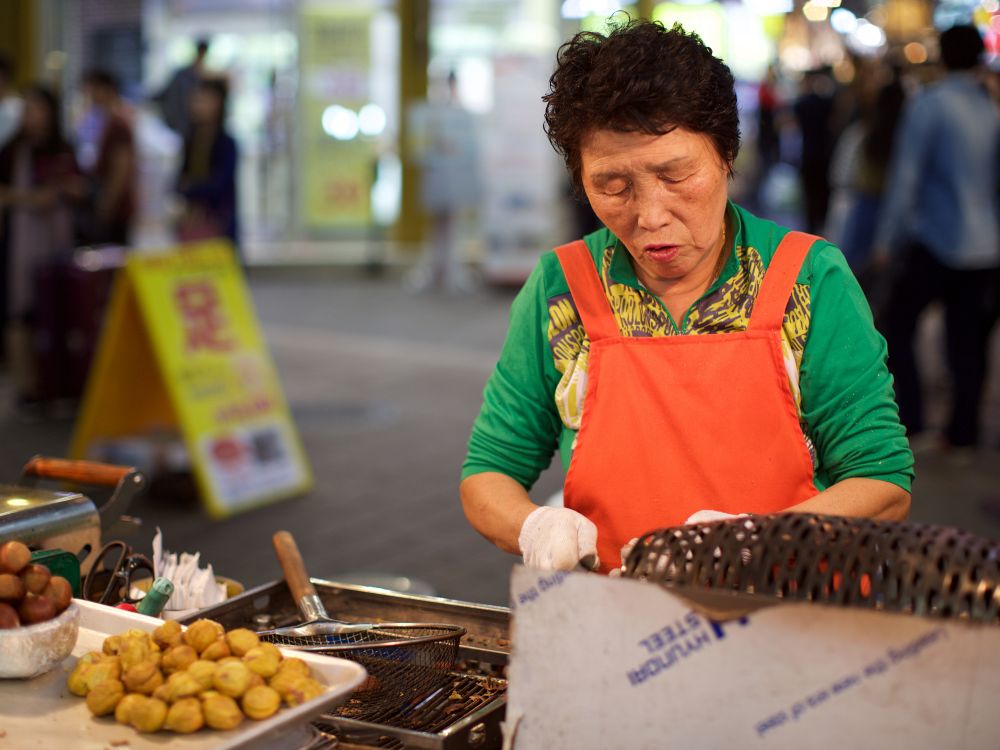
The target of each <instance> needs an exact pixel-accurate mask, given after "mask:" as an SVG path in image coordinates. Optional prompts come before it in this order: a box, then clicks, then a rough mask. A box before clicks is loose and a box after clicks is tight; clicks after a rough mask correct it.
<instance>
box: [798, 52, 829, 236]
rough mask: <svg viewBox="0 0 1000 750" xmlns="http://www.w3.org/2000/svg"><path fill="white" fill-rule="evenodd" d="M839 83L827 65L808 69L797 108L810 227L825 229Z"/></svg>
mask: <svg viewBox="0 0 1000 750" xmlns="http://www.w3.org/2000/svg"><path fill="white" fill-rule="evenodd" d="M836 91H837V85H836V83H835V82H834V80H833V77H832V76H831V75H830V72H829V70H828V69H826V68H821V69H815V70H810V71H807V72H806V74H805V76H804V77H803V79H802V85H801V88H800V93H799V96H798V98H797V99H796V100H795V104H794V106H793V110H794V113H795V119H796V121H797V122H798V125H799V132H800V134H801V137H802V152H801V158H800V161H799V175H800V178H801V181H802V193H803V198H804V200H805V212H806V215H805V220H806V229H807V230H808V231H809V232H812V233H814V234H816V233H819V232H822V231H823V227H824V224H825V222H826V212H827V208H828V207H829V203H830V160H831V158H832V156H833V148H834V141H835V135H834V132H833V125H832V120H833V113H834V97H835V95H836Z"/></svg>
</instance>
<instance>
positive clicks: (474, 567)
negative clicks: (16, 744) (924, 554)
mask: <svg viewBox="0 0 1000 750" xmlns="http://www.w3.org/2000/svg"><path fill="white" fill-rule="evenodd" d="M252 288H253V293H254V298H255V303H256V306H257V310H258V314H259V316H260V318H261V321H262V323H263V327H264V332H265V335H266V337H267V339H268V342H269V344H270V346H271V349H272V353H273V354H274V357H275V359H276V361H277V364H278V368H279V371H280V373H281V376H282V379H283V382H284V386H285V389H286V393H287V395H288V398H289V401H290V402H291V405H292V409H293V412H294V415H295V417H296V421H297V423H298V426H299V430H300V433H301V435H302V438H303V441H304V443H305V446H306V450H307V452H308V454H309V457H310V460H311V462H312V466H313V470H314V473H315V475H316V488H315V490H314V491H313V492H312V493H310V494H309V496H308V497H304V498H299V499H295V500H289V501H286V502H283V503H279V504H276V505H272V506H268V507H264V508H260V509H257V510H254V511H250V512H247V513H244V514H241V515H238V516H236V517H234V518H231V519H229V520H226V521H222V522H219V521H212V520H209V519H208V518H207V516H205V515H204V513H203V512H202V511H201V509H200V507H199V506H198V505H197V504H193V503H191V502H190V501H186V500H184V499H183V498H173V499H171V498H159V499H157V500H155V501H154V500H152V499H148V498H147V499H144V500H141V501H139V502H138V503H137V504H136V507H134V508H133V509H132V510H133V512H134V513H135V514H136V515H138V516H140V517H141V518H142V519H143V521H144V526H143V528H142V529H141V530H140V531H139V532H137V533H135V534H134V535H133V536H132V541H133V542H134V543H135V544H136V545H137V546H138V547H140V548H145V547H148V543H149V539H150V538H151V536H152V533H153V530H154V528H155V527H156V526H159V527H160V528H162V529H163V532H164V537H165V544H166V546H167V547H168V548H169V549H172V550H188V551H196V550H197V551H200V552H201V553H202V556H203V558H204V559H205V560H207V561H209V562H211V563H213V564H214V566H215V568H216V571H217V572H219V573H222V574H225V575H228V576H231V577H233V578H236V579H238V580H241V581H243V582H244V583H246V584H257V583H263V582H266V581H269V580H273V579H275V578H277V577H279V576H280V570H279V567H278V564H277V561H276V559H275V557H274V554H273V552H272V549H271V543H270V537H271V534H272V533H273V532H274V531H276V530H278V529H282V528H284V529H288V530H290V531H292V532H293V533H294V534H295V536H296V538H297V540H298V543H299V546H300V548H301V550H302V552H303V555H304V557H305V560H306V563H307V565H308V567H309V569H310V572H311V573H312V574H313V575H315V576H321V577H329V578H337V577H338V576H340V575H345V574H348V573H359V572H360V573H370V574H384V573H391V574H396V575H407V576H412V577H414V578H418V579H422V580H423V581H426V582H428V583H429V584H431V585H432V586H433V588H434V589H435V590H436V591H437V592H438V593H439V594H441V595H443V596H449V597H456V598H461V599H469V600H474V601H481V602H490V603H505V602H506V586H507V576H508V574H509V570H510V566H511V564H512V563H514V562H515V559H514V558H513V557H511V556H509V555H506V554H503V553H501V552H499V551H497V550H495V549H494V548H493V547H492V546H491V545H490V544H489V543H487V542H486V541H485V540H484V539H482V538H480V537H479V536H478V535H477V534H476V533H475V532H474V531H472V530H471V528H470V527H469V526H468V524H467V522H466V521H465V518H464V516H463V515H462V511H461V507H460V504H459V501H458V493H457V485H458V472H459V467H460V465H461V462H462V458H463V455H464V446H465V441H466V438H467V436H468V430H469V427H470V425H471V423H472V420H473V419H474V418H475V415H476V412H477V409H478V407H479V400H480V394H481V391H482V387H483V384H484V382H485V380H486V377H487V376H488V374H489V372H490V371H491V369H492V366H493V364H494V362H495V359H496V356H497V352H498V351H499V348H500V345H501V343H502V341H503V336H504V333H505V330H506V325H507V310H508V308H509V305H510V302H511V299H512V294H511V293H508V292H496V291H494V292H484V293H482V294H479V295H476V296H470V297H458V298H448V297H444V296H435V295H425V296H411V295H408V294H404V293H402V292H400V291H398V288H399V287H398V284H397V283H396V282H395V281H394V280H392V279H381V280H372V279H367V278H364V277H362V276H360V275H356V276H354V275H346V274H343V273H342V274H339V275H333V274H326V275H321V276H319V277H317V276H315V275H313V276H308V275H305V274H303V275H302V276H300V277H296V276H294V275H289V274H283V275H281V276H278V277H262V278H258V279H256V280H254V281H253V283H252ZM926 330H927V333H926V336H925V337H926V339H927V341H928V344H929V345H931V344H933V343H934V342H935V341H936V338H935V334H934V330H935V329H934V326H933V325H931V326H929V327H928V328H927V329H926ZM996 348H997V347H995V349H996ZM996 372H997V373H1000V368H997V369H996ZM995 380H996V378H995ZM940 400H941V399H940V398H938V401H940ZM998 401H1000V389H998V388H996V387H994V388H993V389H992V390H991V392H990V403H991V411H990V414H991V416H992V415H1000V405H998ZM991 424H994V425H995V422H991ZM0 425H2V426H3V427H4V428H5V429H6V432H7V435H8V439H7V440H6V441H4V443H3V447H2V449H0V477H3V478H5V479H8V478H9V479H14V478H15V477H16V476H17V473H18V468H19V466H20V465H21V463H23V461H24V460H25V459H26V458H28V457H29V456H30V455H31V454H33V453H50V454H54V455H62V454H64V453H65V452H66V446H67V443H68V439H69V434H70V431H71V427H72V424H71V421H69V420H66V421H60V422H47V423H40V424H23V423H21V422H18V421H17V420H15V419H14V418H13V417H12V416H10V415H9V414H0ZM998 459H1000V453H998V452H997V451H996V450H995V449H994V450H992V451H988V452H984V453H983V454H982V455H979V456H977V457H975V458H974V459H973V462H972V464H971V465H958V464H956V463H954V462H952V461H951V459H949V458H946V457H942V456H936V455H931V456H921V457H920V459H919V465H918V483H917V485H916V488H915V494H914V504H913V513H912V518H913V520H915V521H920V522H930V523H942V524H949V525H957V526H962V527H964V528H968V529H971V530H973V531H975V532H976V533H979V534H982V535H984V536H988V537H992V538H1000V483H998V480H1000V460H998ZM560 483H561V471H557V470H554V469H550V470H549V472H547V473H546V474H545V475H544V476H543V478H542V479H541V480H540V481H539V484H538V486H537V487H536V490H535V493H534V494H535V495H536V499H543V498H545V497H547V496H548V495H549V494H551V493H552V492H554V491H555V490H557V489H558V487H559V485H560Z"/></svg>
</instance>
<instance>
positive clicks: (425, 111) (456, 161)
mask: <svg viewBox="0 0 1000 750" xmlns="http://www.w3.org/2000/svg"><path fill="white" fill-rule="evenodd" d="M446 86H447V88H446V91H445V92H444V93H443V94H442V95H441V96H439V97H438V98H437V100H436V101H429V102H426V103H425V104H423V105H420V106H418V107H416V108H415V109H414V111H413V112H412V114H411V131H412V138H413V143H414V151H415V152H416V155H417V159H418V160H419V162H420V167H421V170H422V176H423V182H422V184H421V199H422V201H423V207H424V211H425V213H426V214H427V216H428V217H429V218H430V220H431V237H430V245H429V247H428V248H427V250H426V251H425V253H424V257H423V259H422V260H421V262H420V263H419V264H418V265H417V268H416V269H415V270H414V272H413V274H412V275H411V276H410V278H409V279H408V281H407V283H408V285H409V286H410V287H411V288H412V289H413V290H414V291H424V290H427V289H430V288H434V287H440V288H443V289H445V290H446V291H449V292H468V291H471V290H472V288H473V285H472V282H471V280H470V279H469V277H468V274H467V273H466V272H465V270H464V268H463V266H462V261H461V257H460V254H461V253H460V248H459V246H458V220H459V218H460V217H461V215H462V214H463V213H464V212H467V211H471V210H475V209H476V208H478V207H479V202H480V198H481V191H480V185H479V177H478V165H477V146H476V124H475V121H474V120H473V117H472V115H471V114H470V113H469V112H467V111H466V110H464V109H463V108H462V107H461V105H460V104H459V101H458V79H457V78H456V76H455V73H454V71H452V72H450V73H449V74H448V78H447V81H446Z"/></svg>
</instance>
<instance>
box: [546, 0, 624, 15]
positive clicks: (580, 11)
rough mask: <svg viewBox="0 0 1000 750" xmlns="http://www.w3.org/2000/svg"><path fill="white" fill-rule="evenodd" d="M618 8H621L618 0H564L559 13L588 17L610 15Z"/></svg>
mask: <svg viewBox="0 0 1000 750" xmlns="http://www.w3.org/2000/svg"><path fill="white" fill-rule="evenodd" d="M616 10H621V5H620V4H619V3H618V2H617V0H564V2H563V4H562V7H561V8H560V10H559V13H560V15H562V17H563V18H586V17H587V16H610V15H611V14H612V13H614V12H615V11H616Z"/></svg>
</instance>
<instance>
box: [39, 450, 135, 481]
mask: <svg viewBox="0 0 1000 750" xmlns="http://www.w3.org/2000/svg"><path fill="white" fill-rule="evenodd" d="M133 471H135V469H133V468H132V467H131V466H112V465H111V464H100V463H97V462H96V461H70V460H68V459H64V458H44V457H42V456H36V457H35V458H33V459H31V460H30V461H29V462H28V463H27V464H26V465H25V467H24V474H25V475H28V476H36V477H42V478H44V479H57V480H62V481H66V482H76V483H77V484H89V485H95V486H101V487H116V486H117V485H118V483H119V482H120V481H121V480H122V479H124V478H125V477H126V476H128V475H129V474H130V473H131V472H133Z"/></svg>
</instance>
